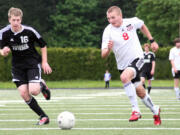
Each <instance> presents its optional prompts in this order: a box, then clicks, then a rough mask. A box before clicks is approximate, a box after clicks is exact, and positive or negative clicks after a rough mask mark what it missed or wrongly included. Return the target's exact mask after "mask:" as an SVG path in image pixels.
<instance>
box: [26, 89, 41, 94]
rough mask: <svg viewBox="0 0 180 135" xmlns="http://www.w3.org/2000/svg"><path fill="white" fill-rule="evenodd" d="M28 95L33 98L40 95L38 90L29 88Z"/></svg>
mask: <svg viewBox="0 0 180 135" xmlns="http://www.w3.org/2000/svg"><path fill="white" fill-rule="evenodd" d="M29 93H30V94H31V95H33V96H37V95H38V94H39V93H40V90H39V89H35V88H31V89H29Z"/></svg>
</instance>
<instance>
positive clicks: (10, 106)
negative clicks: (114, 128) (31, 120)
mask: <svg viewBox="0 0 180 135" xmlns="http://www.w3.org/2000/svg"><path fill="white" fill-rule="evenodd" d="M64 105H65V104H64ZM24 106H26V105H24ZM24 106H14V105H13V106H12V105H8V106H5V105H2V107H5V108H12V107H16V108H24ZM84 106H85V107H88V106H89V107H96V106H97V107H129V106H131V105H130V104H128V105H96V104H94V105H76V106H74V107H75V108H76V107H84ZM139 106H143V107H144V105H139ZM160 106H161V107H162V106H164V107H166V106H167V107H169V106H170V107H172V106H174V107H176V106H177V107H179V106H180V104H179V105H160ZM0 107H1V105H0ZM45 107H47V108H54V104H51V106H50V105H48V106H46V105H45ZM67 107H71V108H74V107H73V106H67Z"/></svg>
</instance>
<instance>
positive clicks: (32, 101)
mask: <svg viewBox="0 0 180 135" xmlns="http://www.w3.org/2000/svg"><path fill="white" fill-rule="evenodd" d="M26 103H27V104H28V106H29V107H30V108H31V109H32V110H33V111H34V112H35V113H36V114H37V115H39V116H41V117H45V116H47V115H46V114H45V113H44V111H43V110H42V109H41V107H40V106H39V105H38V103H37V101H36V99H35V98H34V97H31V99H30V100H29V101H27V102H26Z"/></svg>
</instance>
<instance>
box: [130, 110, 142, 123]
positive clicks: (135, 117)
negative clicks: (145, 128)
mask: <svg viewBox="0 0 180 135" xmlns="http://www.w3.org/2000/svg"><path fill="white" fill-rule="evenodd" d="M140 118H141V114H140V113H139V112H136V111H133V112H132V114H131V117H130V118H129V121H130V122H132V121H137V120H138V119H140Z"/></svg>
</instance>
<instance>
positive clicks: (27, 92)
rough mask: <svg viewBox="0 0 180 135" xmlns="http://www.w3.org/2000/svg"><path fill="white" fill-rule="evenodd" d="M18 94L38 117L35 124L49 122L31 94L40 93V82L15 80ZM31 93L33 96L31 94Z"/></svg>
mask: <svg viewBox="0 0 180 135" xmlns="http://www.w3.org/2000/svg"><path fill="white" fill-rule="evenodd" d="M16 85H17V87H18V90H19V93H20V96H21V97H22V98H23V99H24V101H25V102H26V104H27V105H28V106H29V107H30V108H31V109H32V110H33V111H34V112H35V113H36V114H37V115H38V116H39V117H40V120H39V122H38V123H37V125H44V124H48V123H49V118H48V116H47V115H46V114H45V113H44V111H43V110H42V109H41V107H40V106H39V105H38V103H37V101H36V99H35V98H34V97H33V96H37V95H38V94H39V93H40V83H29V84H25V83H20V82H18V83H17V82H16ZM32 95H33V96H32Z"/></svg>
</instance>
